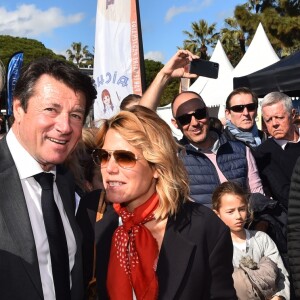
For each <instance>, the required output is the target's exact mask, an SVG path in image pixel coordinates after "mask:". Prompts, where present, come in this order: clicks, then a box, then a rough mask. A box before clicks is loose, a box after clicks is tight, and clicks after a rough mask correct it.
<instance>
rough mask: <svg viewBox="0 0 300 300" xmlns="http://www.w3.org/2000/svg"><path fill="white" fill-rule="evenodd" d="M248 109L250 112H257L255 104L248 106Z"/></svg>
mask: <svg viewBox="0 0 300 300" xmlns="http://www.w3.org/2000/svg"><path fill="white" fill-rule="evenodd" d="M246 107H247V109H248V110H249V111H255V110H256V108H257V107H256V104H255V103H251V104H247V105H246Z"/></svg>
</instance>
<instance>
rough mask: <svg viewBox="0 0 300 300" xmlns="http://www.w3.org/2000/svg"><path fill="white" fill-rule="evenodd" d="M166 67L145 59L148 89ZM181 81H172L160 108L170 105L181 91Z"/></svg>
mask: <svg viewBox="0 0 300 300" xmlns="http://www.w3.org/2000/svg"><path fill="white" fill-rule="evenodd" d="M163 66H164V65H163V64H162V63H161V62H158V61H154V60H150V59H145V72H146V89H147V88H148V87H149V85H150V84H151V82H152V81H153V79H154V78H155V76H156V75H157V73H158V72H159V71H160V69H161V68H162V67H163ZM179 83H180V80H179V79H171V80H170V81H169V83H168V85H167V87H166V88H165V90H164V92H163V94H162V97H161V99H160V103H159V106H165V105H167V104H169V103H170V102H171V101H172V100H173V98H174V97H175V96H176V95H177V94H178V91H179Z"/></svg>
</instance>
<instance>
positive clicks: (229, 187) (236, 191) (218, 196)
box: [212, 181, 253, 222]
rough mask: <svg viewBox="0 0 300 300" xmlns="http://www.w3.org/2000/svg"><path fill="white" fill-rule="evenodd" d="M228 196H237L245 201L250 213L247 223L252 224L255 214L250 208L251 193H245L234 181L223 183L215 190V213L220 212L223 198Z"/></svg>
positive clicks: (213, 198) (213, 206)
mask: <svg viewBox="0 0 300 300" xmlns="http://www.w3.org/2000/svg"><path fill="white" fill-rule="evenodd" d="M226 194H231V195H236V196H239V197H241V198H242V199H243V200H244V202H245V204H246V205H247V209H248V213H249V217H248V219H247V222H251V221H252V219H253V212H252V211H251V209H250V206H249V201H248V198H249V193H248V192H247V191H245V190H244V189H243V188H242V187H241V186H240V185H238V184H237V183H236V182H233V181H226V182H223V183H221V184H220V185H219V186H218V187H217V188H216V189H215V190H214V192H213V195H212V208H213V209H214V210H215V211H219V210H220V207H221V200H222V197H223V196H224V195H226Z"/></svg>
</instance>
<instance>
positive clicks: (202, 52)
mask: <svg viewBox="0 0 300 300" xmlns="http://www.w3.org/2000/svg"><path fill="white" fill-rule="evenodd" d="M191 27H192V32H189V31H187V30H184V31H183V33H184V34H185V35H187V39H186V40H184V41H183V48H184V49H187V50H190V51H191V52H192V53H194V54H197V55H199V56H200V57H201V58H202V59H206V60H207V59H208V55H207V47H208V46H212V47H215V45H216V43H217V40H218V33H215V31H216V23H213V24H211V25H209V24H208V23H207V22H206V21H205V20H203V19H201V20H199V21H198V22H192V25H191Z"/></svg>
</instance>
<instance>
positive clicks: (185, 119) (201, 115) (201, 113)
mask: <svg viewBox="0 0 300 300" xmlns="http://www.w3.org/2000/svg"><path fill="white" fill-rule="evenodd" d="M192 116H194V117H195V118H196V119H197V120H201V119H205V118H206V116H207V114H206V108H198V109H196V110H195V111H194V112H193V113H191V114H184V115H182V116H179V117H176V118H175V119H176V120H177V121H178V122H179V123H180V124H181V125H182V126H184V125H187V124H189V123H191V120H192Z"/></svg>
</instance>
